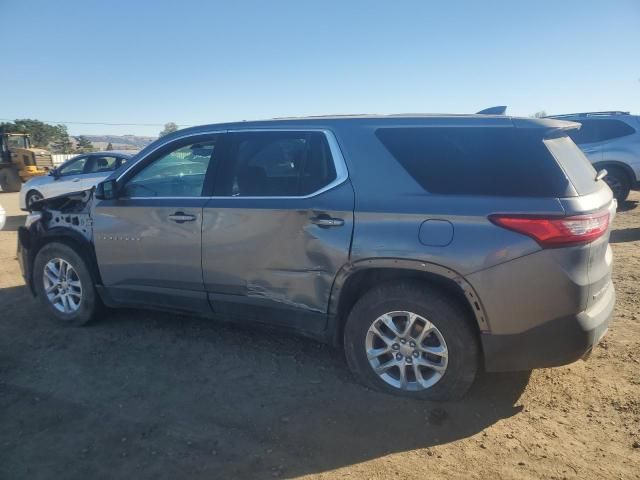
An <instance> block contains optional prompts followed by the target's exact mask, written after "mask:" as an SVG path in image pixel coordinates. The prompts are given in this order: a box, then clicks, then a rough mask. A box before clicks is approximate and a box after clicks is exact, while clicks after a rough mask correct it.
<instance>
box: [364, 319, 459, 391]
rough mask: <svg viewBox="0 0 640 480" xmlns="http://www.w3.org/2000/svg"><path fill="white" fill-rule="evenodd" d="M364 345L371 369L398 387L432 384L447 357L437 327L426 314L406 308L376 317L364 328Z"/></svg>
mask: <svg viewBox="0 0 640 480" xmlns="http://www.w3.org/2000/svg"><path fill="white" fill-rule="evenodd" d="M365 348H366V353H367V359H368V360H369V364H370V365H371V368H372V369H373V371H374V372H375V373H376V374H377V375H378V376H379V377H380V378H381V379H382V380H383V381H384V382H386V383H387V384H389V385H391V386H392V387H395V388H398V389H400V390H408V391H419V390H425V389H428V388H431V387H433V386H434V385H435V384H436V383H438V381H440V379H441V378H442V377H443V375H444V373H445V371H446V369H447V363H448V360H449V352H448V350H447V344H446V342H445V340H444V337H443V336H442V333H441V332H440V330H438V328H437V327H436V326H435V325H434V324H432V323H431V322H430V321H429V320H427V319H426V318H424V317H422V316H420V315H418V314H416V313H413V312H408V311H395V312H388V313H385V314H384V315H381V316H380V317H378V318H377V319H376V320H375V321H374V322H373V323H372V324H371V326H370V327H369V330H368V331H367V335H366V337H365Z"/></svg>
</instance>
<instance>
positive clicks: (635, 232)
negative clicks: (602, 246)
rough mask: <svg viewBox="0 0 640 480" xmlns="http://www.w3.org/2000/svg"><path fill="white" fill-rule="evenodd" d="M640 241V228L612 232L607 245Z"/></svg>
mask: <svg viewBox="0 0 640 480" xmlns="http://www.w3.org/2000/svg"><path fill="white" fill-rule="evenodd" d="M636 240H640V227H633V228H623V229H618V230H612V231H611V234H610V236H609V243H625V242H635V241H636Z"/></svg>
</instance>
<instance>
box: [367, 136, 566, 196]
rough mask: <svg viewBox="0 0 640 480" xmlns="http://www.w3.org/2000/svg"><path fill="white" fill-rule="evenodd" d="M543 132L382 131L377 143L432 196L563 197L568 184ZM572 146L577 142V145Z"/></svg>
mask: <svg viewBox="0 0 640 480" xmlns="http://www.w3.org/2000/svg"><path fill="white" fill-rule="evenodd" d="M542 134H543V132H542V131H541V130H538V129H516V128H505V127H502V128H496V127H453V128H452V127H448V128H445V127H417V128H381V129H378V130H377V131H376V135H377V137H378V138H379V139H380V141H381V142H382V143H383V145H384V146H385V147H386V148H387V150H388V151H389V153H391V155H393V157H394V158H395V159H396V160H397V161H398V163H399V164H400V165H402V167H403V168H404V169H405V170H406V171H407V172H408V173H409V174H410V175H411V176H412V177H413V178H414V179H415V180H416V181H417V182H418V183H419V184H420V185H421V186H422V187H423V188H424V189H425V190H426V191H428V192H430V193H435V194H444V195H486V196H510V197H564V196H567V195H571V194H572V193H573V191H572V189H571V188H570V184H569V181H568V179H567V177H566V175H565V173H564V171H563V170H562V168H560V166H559V165H558V163H557V162H556V160H555V158H554V157H553V156H552V155H551V153H550V152H549V150H548V149H547V147H546V146H545V144H544V143H543V141H542V140H543V139H542ZM572 143H573V142H572Z"/></svg>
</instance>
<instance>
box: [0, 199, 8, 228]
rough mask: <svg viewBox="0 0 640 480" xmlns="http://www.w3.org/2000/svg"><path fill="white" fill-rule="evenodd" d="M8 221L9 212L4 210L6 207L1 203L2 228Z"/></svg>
mask: <svg viewBox="0 0 640 480" xmlns="http://www.w3.org/2000/svg"><path fill="white" fill-rule="evenodd" d="M6 222H7V213H6V212H5V211H4V208H2V205H0V230H2V229H3V228H4V224H5V223H6Z"/></svg>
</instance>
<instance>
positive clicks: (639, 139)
mask: <svg viewBox="0 0 640 480" xmlns="http://www.w3.org/2000/svg"><path fill="white" fill-rule="evenodd" d="M548 118H555V119H559V120H569V121H572V122H579V123H580V124H581V126H582V127H581V128H580V129H579V130H573V131H572V132H569V136H570V137H571V138H572V139H573V141H574V142H575V143H576V144H577V145H578V146H579V147H580V148H581V149H582V151H583V152H584V153H585V155H586V156H587V158H588V159H589V161H590V162H591V163H592V164H593V165H594V167H595V168H596V170H601V169H605V170H607V176H606V177H605V181H606V182H607V184H608V185H609V187H611V190H613V194H614V196H615V197H616V199H617V200H618V202H623V201H625V200H626V199H627V197H628V196H629V191H630V190H631V189H638V188H640V183H639V182H640V117H639V116H637V115H630V114H629V112H618V111H610V112H587V113H570V114H566V115H553V116H550V117H548Z"/></svg>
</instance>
